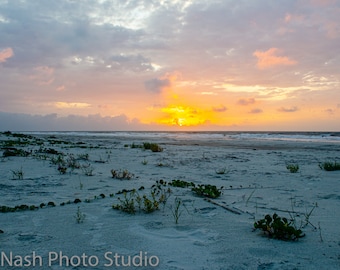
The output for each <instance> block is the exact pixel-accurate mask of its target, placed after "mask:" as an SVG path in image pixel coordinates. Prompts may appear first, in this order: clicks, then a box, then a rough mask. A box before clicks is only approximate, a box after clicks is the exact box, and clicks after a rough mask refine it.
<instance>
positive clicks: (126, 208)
mask: <svg viewBox="0 0 340 270" xmlns="http://www.w3.org/2000/svg"><path fill="white" fill-rule="evenodd" d="M123 194H124V199H121V198H118V200H119V202H120V204H114V205H112V208H113V209H116V210H121V211H123V212H126V213H129V214H135V213H136V206H135V194H136V190H132V191H131V192H124V193H123Z"/></svg>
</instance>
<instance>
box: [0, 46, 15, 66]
mask: <svg viewBox="0 0 340 270" xmlns="http://www.w3.org/2000/svg"><path fill="white" fill-rule="evenodd" d="M13 55H14V53H13V50H12V48H6V49H3V50H0V63H3V62H6V60H7V59H8V58H11V57H12V56H13Z"/></svg>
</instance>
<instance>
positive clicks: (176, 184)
mask: <svg viewBox="0 0 340 270" xmlns="http://www.w3.org/2000/svg"><path fill="white" fill-rule="evenodd" d="M169 185H170V186H173V187H180V188H187V187H195V184H194V183H193V182H187V181H184V180H176V179H174V180H172V181H171V182H170V183H169Z"/></svg>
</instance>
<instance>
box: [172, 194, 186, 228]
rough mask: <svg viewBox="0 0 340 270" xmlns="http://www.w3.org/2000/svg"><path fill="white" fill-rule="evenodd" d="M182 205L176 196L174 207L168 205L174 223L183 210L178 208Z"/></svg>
mask: <svg viewBox="0 0 340 270" xmlns="http://www.w3.org/2000/svg"><path fill="white" fill-rule="evenodd" d="M181 206H182V200H181V199H180V198H178V197H176V198H175V204H174V207H173V208H172V207H170V210H171V213H172V216H173V217H174V220H175V223H176V224H178V219H179V218H180V216H181V215H182V213H183V210H180V208H181Z"/></svg>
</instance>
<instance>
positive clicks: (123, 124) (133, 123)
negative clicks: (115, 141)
mask: <svg viewBox="0 0 340 270" xmlns="http://www.w3.org/2000/svg"><path fill="white" fill-rule="evenodd" d="M143 128H144V129H145V130H147V129H148V127H147V126H144V127H143V125H142V124H140V123H139V121H138V119H129V118H128V117H127V116H126V115H124V114H122V115H118V116H113V117H110V116H107V117H103V116H101V115H99V114H93V115H88V116H80V115H68V116H64V117H59V116H58V115H57V114H55V113H53V114H47V115H31V114H21V113H20V114H19V113H5V112H0V129H1V130H2V131H6V130H11V131H65V130H73V131H88V130H93V131H103V130H107V131H110V130H116V131H120V130H141V129H143Z"/></svg>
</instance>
